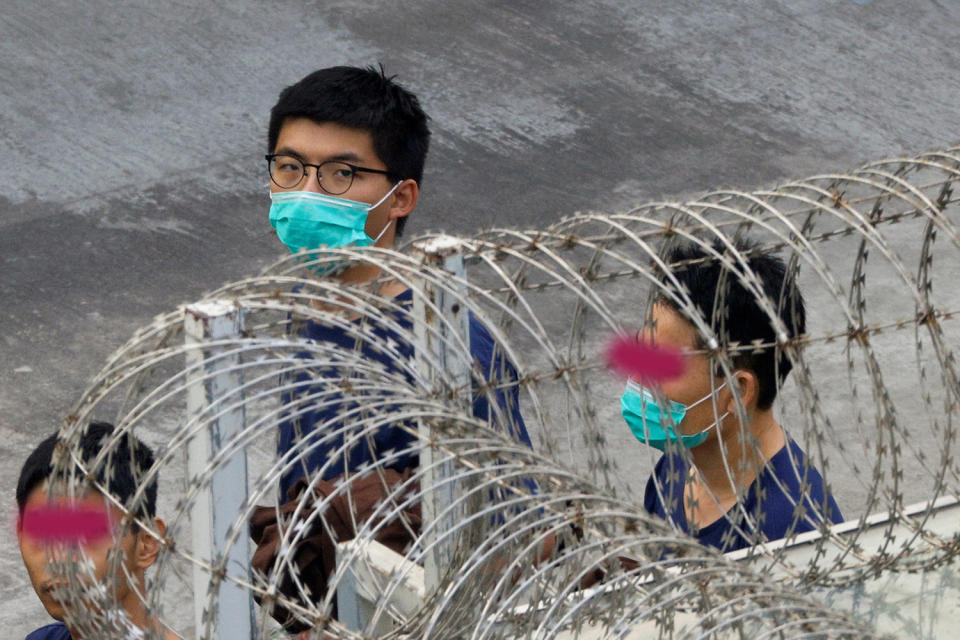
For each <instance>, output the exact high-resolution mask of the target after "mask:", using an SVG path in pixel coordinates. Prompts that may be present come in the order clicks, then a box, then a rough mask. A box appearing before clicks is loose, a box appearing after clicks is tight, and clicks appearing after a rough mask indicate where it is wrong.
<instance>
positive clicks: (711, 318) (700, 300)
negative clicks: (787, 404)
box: [658, 239, 806, 409]
mask: <svg viewBox="0 0 960 640" xmlns="http://www.w3.org/2000/svg"><path fill="white" fill-rule="evenodd" d="M734 247H735V248H736V250H737V252H738V253H740V254H742V255H743V257H744V260H745V261H746V263H747V266H748V268H749V270H750V271H752V272H753V274H754V275H755V276H756V277H757V278H758V279H759V281H760V284H761V286H762V288H763V294H764V296H766V298H767V300H768V301H769V303H770V306H772V307H773V308H774V309H775V310H776V312H777V315H779V316H780V319H781V320H782V321H783V325H784V326H785V327H786V329H787V338H788V339H793V338H797V337H799V336H801V335H802V334H803V333H804V332H805V331H806V311H805V308H804V301H803V294H801V293H800V289H799V288H798V287H797V285H796V282H795V280H794V277H793V274H787V267H786V264H784V262H783V260H781V259H780V258H779V257H777V256H776V255H774V254H773V253H771V252H769V251H765V250H762V249H760V248H759V247H758V245H757V244H756V243H755V242H752V241H750V240H747V239H740V240H737V241H736V242H734ZM712 249H713V251H714V252H716V254H719V255H724V253H727V254H728V256H729V252H728V251H727V248H726V246H725V245H724V244H722V243H721V242H720V241H716V242H714V243H713V245H712ZM716 254H714V253H712V252H710V251H709V250H707V249H706V248H704V247H702V246H701V245H698V244H695V243H692V242H690V243H680V244H675V245H673V246H672V247H670V248H668V251H667V255H666V256H665V258H664V259H665V261H666V263H667V264H668V265H669V266H670V272H671V273H672V274H673V276H674V277H675V278H676V279H677V281H678V282H679V283H680V285H681V287H682V288H683V289H685V290H686V291H687V293H688V295H689V296H690V300H691V302H693V304H694V305H695V306H696V308H697V310H698V311H699V313H700V314H701V316H702V317H703V319H704V320H705V322H706V324H707V325H709V326H710V328H711V329H712V330H713V331H714V333H715V334H716V335H717V338H718V339H719V341H720V346H721V347H725V346H729V345H731V344H733V343H737V344H739V345H741V346H746V345H749V344H751V343H755V342H757V341H761V342H763V343H765V344H767V345H770V343H774V342H776V340H777V335H776V332H775V330H774V327H773V324H772V323H771V319H770V317H769V316H768V315H767V313H766V312H765V311H763V309H762V308H761V307H760V305H759V304H758V303H757V300H756V298H755V297H754V294H753V293H752V292H751V291H750V290H749V289H748V288H747V287H746V286H745V285H744V284H743V282H742V281H741V280H740V277H739V276H738V275H737V273H735V272H733V271H731V270H730V269H728V268H727V267H726V266H724V264H723V263H721V262H720V260H719V258H717V257H716ZM729 260H730V261H731V262H732V263H733V264H734V265H735V268H736V270H737V272H740V271H741V269H742V268H741V267H740V265H739V264H738V263H737V261H736V260H735V259H734V257H733V256H730V257H729ZM721 277H722V278H723V281H721ZM664 283H665V285H666V286H668V287H669V286H671V285H669V284H666V283H667V281H666V280H664ZM718 296H719V299H718ZM658 302H661V303H664V304H666V305H667V306H669V307H671V308H673V309H675V310H676V309H677V304H676V302H675V301H674V300H671V299H669V298H668V297H666V296H665V295H663V294H661V296H660V297H659V298H658ZM696 346H697V348H701V349H703V348H706V347H707V344H706V341H705V339H704V337H703V336H701V335H699V333H698V336H697V345H696ZM731 360H732V363H733V365H734V367H735V368H738V369H748V370H750V371H752V372H753V373H754V374H756V376H757V379H758V381H759V387H760V388H759V393H758V395H757V408H759V409H769V408H770V407H771V406H772V405H773V401H774V399H776V397H777V389H778V387H779V385H780V384H782V383H783V381H784V380H785V379H786V377H787V375H788V374H789V373H790V371H791V369H792V368H793V363H792V362H791V361H790V357H789V356H788V355H787V353H786V352H785V351H784V350H782V349H778V348H777V347H774V346H767V347H766V348H759V349H749V350H745V351H735V352H732V353H731Z"/></svg>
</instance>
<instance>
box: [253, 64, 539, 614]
mask: <svg viewBox="0 0 960 640" xmlns="http://www.w3.org/2000/svg"><path fill="white" fill-rule="evenodd" d="M429 140H430V131H429V128H428V126H427V116H426V114H425V113H424V112H423V110H422V108H421V107H420V103H419V101H418V99H417V97H416V96H414V95H413V94H412V93H410V92H409V91H408V90H406V89H405V88H403V87H401V86H400V85H398V84H397V83H396V82H394V80H393V78H390V77H386V76H385V75H384V74H383V69H382V67H381V68H380V69H374V68H365V69H362V68H357V67H331V68H327V69H320V70H318V71H315V72H313V73H311V74H309V75H308V76H306V77H305V78H303V79H302V80H300V81H299V82H297V83H295V84H293V85H291V86H289V87H287V88H286V89H284V90H283V91H282V92H281V93H280V96H279V99H278V101H277V104H276V105H275V106H274V107H273V109H272V111H271V113H270V124H269V131H268V149H267V150H268V153H267V155H266V160H267V168H268V174H269V178H270V192H271V206H270V215H269V218H270V223H271V225H272V226H273V228H274V229H275V230H276V232H277V235H278V237H279V239H280V240H281V241H282V242H283V243H284V244H285V245H286V246H287V247H288V248H289V249H290V251H291V252H294V253H297V252H299V251H300V250H301V249H307V250H317V249H322V248H323V247H344V246H357V247H362V246H370V245H375V246H377V247H381V248H390V247H392V246H393V244H394V240H395V238H396V237H397V236H399V235H400V234H401V233H402V231H403V227H404V224H405V222H406V220H407V217H408V216H409V215H410V213H411V212H412V211H413V210H414V208H415V207H416V205H417V202H418V199H419V197H420V185H421V183H422V179H423V169H424V163H425V160H426V156H427V149H428V147H429ZM311 255H312V256H315V255H318V254H311ZM319 255H320V256H321V259H320V260H317V261H314V262H313V263H311V264H309V265H308V268H309V269H310V270H311V271H313V272H314V273H315V274H317V275H318V277H319V276H327V277H331V276H332V277H334V278H336V279H337V280H339V281H340V282H344V283H364V282H368V281H371V280H373V279H375V278H376V277H377V276H378V275H379V269H378V267H377V266H376V265H374V264H369V263H364V262H359V261H358V262H352V263H344V262H337V261H334V260H329V259H327V260H324V259H323V252H322V251H321V252H320V253H319ZM314 265H319V267H316V266H314ZM377 291H378V294H379V295H380V296H381V297H382V298H384V299H386V300H389V303H390V304H389V308H390V311H384V313H383V315H384V317H389V320H383V319H381V320H377V319H375V318H366V319H364V320H363V322H364V324H363V325H362V330H361V325H360V322H361V319H359V318H358V319H354V320H348V321H347V323H346V325H347V326H345V323H344V322H342V321H341V322H339V323H338V324H337V325H336V326H334V325H332V324H325V323H322V322H319V321H309V322H304V323H301V324H300V325H299V326H298V328H297V329H296V330H297V331H298V332H299V335H300V337H301V338H304V339H307V340H309V341H312V343H314V344H323V345H333V346H335V347H338V348H342V349H344V350H345V351H346V352H350V353H357V354H360V355H361V356H362V357H363V359H364V360H365V361H366V362H374V363H377V364H378V365H380V366H382V368H383V370H384V371H385V372H387V373H389V375H393V376H405V377H406V379H407V380H409V379H410V374H409V370H410V364H409V363H410V361H412V360H413V357H414V347H413V345H412V344H411V343H410V341H409V339H408V338H407V337H406V336H409V335H410V333H411V331H410V329H411V326H412V323H411V313H410V311H411V307H412V292H411V291H410V290H409V289H407V288H406V287H404V286H403V285H401V284H399V283H395V282H394V283H390V282H384V283H379V282H378V289H377ZM351 323H352V324H351ZM353 325H355V326H353ZM469 341H470V352H471V355H472V356H473V361H474V364H475V375H474V378H475V379H474V383H475V393H474V400H473V415H474V417H476V418H478V419H480V420H482V421H485V422H488V423H490V424H491V425H492V426H494V427H495V428H499V429H501V430H503V431H505V432H507V433H509V434H511V435H512V436H513V437H515V438H516V439H517V440H519V441H520V442H522V443H524V444H526V445H527V446H530V437H529V436H528V435H527V431H526V427H525V425H524V422H523V418H522V416H521V415H520V412H519V400H518V389H519V384H518V382H517V375H516V371H515V369H514V367H513V365H512V363H511V362H510V361H509V360H508V359H507V358H505V357H504V356H503V354H502V351H501V350H498V349H496V348H495V345H494V341H493V339H492V337H491V335H490V333H489V331H488V330H487V329H486V327H484V326H483V324H481V323H480V322H479V321H478V320H477V319H476V318H475V317H474V316H473V315H470V316H469ZM384 345H389V348H383V347H384ZM298 355H299V357H302V358H303V359H304V361H305V364H304V366H303V367H299V368H298V370H297V371H296V372H295V373H292V374H288V375H287V376H286V377H285V379H284V380H283V384H284V389H285V390H284V392H283V394H282V402H283V404H284V407H285V413H286V416H285V417H284V418H283V419H282V420H281V422H280V424H279V437H278V443H277V453H278V455H279V456H280V457H281V459H284V460H287V461H289V462H288V463H287V464H286V466H285V468H284V472H283V473H282V475H281V478H280V491H281V495H282V496H283V498H284V499H288V500H290V501H294V500H298V499H301V498H302V494H303V493H304V492H305V491H307V490H312V489H308V488H307V484H308V483H309V482H311V481H320V482H328V483H332V484H331V486H333V483H337V482H338V480H339V479H341V478H342V477H343V476H346V475H350V476H352V477H356V476H360V475H363V474H364V473H365V472H366V471H369V470H370V469H373V468H376V467H381V468H385V469H386V470H387V472H388V473H396V474H397V475H396V476H393V477H405V476H403V474H409V473H410V472H411V470H414V469H416V467H417V465H418V462H419V460H418V457H417V453H416V452H417V441H416V436H415V435H412V434H415V433H416V428H415V426H414V425H413V424H412V423H410V422H409V419H408V422H403V421H402V420H400V419H399V418H398V419H397V421H396V422H391V421H389V420H386V421H383V423H382V424H383V426H380V427H377V429H376V431H375V432H374V433H367V432H364V433H363V434H362V435H361V436H358V432H357V428H358V426H357V424H358V423H360V422H361V421H359V420H357V416H358V415H361V414H362V412H363V411H364V410H366V409H368V408H370V407H373V410H375V411H379V412H381V413H383V412H390V411H402V410H403V402H402V398H401V399H400V400H398V401H397V403H396V404H395V405H394V408H390V407H389V406H388V405H389V400H388V401H386V402H384V401H383V400H382V399H383V397H387V398H389V396H390V393H391V390H390V389H380V388H377V389H376V395H377V398H380V400H375V399H373V400H371V402H370V407H368V406H366V405H364V403H363V402H361V401H360V400H358V396H357V393H356V392H354V393H352V394H351V395H350V396H349V397H346V396H343V395H342V389H343V386H342V383H343V381H344V380H348V379H350V380H352V378H351V376H354V375H362V374H357V373H356V372H354V371H343V370H342V369H343V368H344V367H331V366H321V365H320V364H317V365H315V366H314V365H312V364H311V363H310V359H311V357H313V356H311V354H310V353H309V352H307V351H304V352H303V353H302V354H298ZM477 372H482V376H483V377H484V378H486V380H484V379H477V376H478V373H477ZM410 382H411V384H412V381H410ZM491 382H492V383H495V384H489V383H491ZM359 386H361V387H363V386H364V385H359ZM480 386H482V387H483V388H484V390H482V391H481V390H479V387H480ZM366 387H376V384H373V385H366ZM378 402H379V404H377V403H378ZM493 403H496V404H497V405H499V406H498V407H496V410H492V409H491V405H492V404H493ZM361 405H363V406H361ZM494 416H496V419H494ZM369 475H370V476H376V474H369ZM316 484H317V483H316V482H315V486H316ZM272 513H273V510H270V512H265V516H266V520H265V521H257V522H254V526H253V531H254V539H255V541H256V542H257V543H258V544H259V545H261V547H260V549H259V550H258V557H263V558H266V560H265V561H264V562H263V563H262V564H261V565H259V566H258V562H257V560H256V559H255V561H254V566H255V568H257V569H259V570H261V571H263V572H264V573H270V572H272V571H275V570H276V569H277V568H276V565H275V562H276V556H275V555H274V554H272V550H271V549H270V548H266V547H267V546H268V545H269V542H268V540H269V538H270V536H271V535H272V533H271V531H273V532H275V531H276V530H277V528H276V525H275V523H273V521H272V520H271V518H272V517H273V515H272ZM304 517H306V514H304ZM255 520H256V518H255ZM271 527H273V529H271ZM316 534H317V535H316V539H318V540H319V542H318V543H317V544H318V545H319V546H324V545H327V544H328V543H330V542H331V541H330V540H327V538H326V537H324V536H325V535H326V534H325V533H324V532H323V531H317V532H316ZM351 534H352V532H339V533H338V534H337V536H336V537H337V538H338V540H339V541H343V540H345V539H349V537H350V536H351ZM310 537H311V536H307V538H310ZM321 538H322V539H321ZM324 548H325V547H324ZM301 569H302V568H301ZM305 573H307V572H305V571H303V570H301V574H305ZM300 578H301V581H302V582H303V584H305V585H306V586H307V587H308V589H309V590H310V592H311V593H312V594H314V596H316V598H317V599H318V600H320V599H322V595H323V593H324V592H325V591H326V588H327V582H328V580H327V578H328V575H327V574H324V573H317V574H316V575H313V574H311V575H301V576H300ZM297 593H298V592H297V590H293V591H292V592H291V593H290V594H288V595H289V596H291V597H293V598H296V597H297ZM274 615H275V617H277V619H278V620H281V622H283V623H284V624H285V626H286V627H287V629H288V630H291V631H300V630H302V629H304V628H306V626H307V625H306V624H305V623H304V622H303V621H300V620H296V619H294V618H295V616H292V615H291V616H287V615H286V614H285V613H284V612H282V611H280V612H277V611H276V610H275V613H274Z"/></svg>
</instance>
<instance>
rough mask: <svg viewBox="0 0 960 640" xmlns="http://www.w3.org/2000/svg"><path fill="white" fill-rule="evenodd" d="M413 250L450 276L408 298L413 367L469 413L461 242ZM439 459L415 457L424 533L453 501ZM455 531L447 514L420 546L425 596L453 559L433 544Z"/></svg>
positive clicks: (431, 454) (428, 454) (424, 437)
mask: <svg viewBox="0 0 960 640" xmlns="http://www.w3.org/2000/svg"><path fill="white" fill-rule="evenodd" d="M414 250H415V251H417V252H419V253H420V254H421V255H422V257H423V263H424V265H425V266H434V267H440V268H441V269H442V270H443V271H445V272H446V273H447V274H449V275H450V276H451V277H450V278H446V279H445V280H444V285H443V286H438V285H437V284H436V283H435V282H432V281H431V280H430V279H429V278H422V279H420V282H419V283H418V288H419V289H420V290H421V291H422V292H423V295H422V296H421V295H419V294H415V295H414V296H413V312H414V326H415V335H416V340H417V343H416V345H415V353H416V354H417V367H418V368H419V369H420V370H421V371H423V372H424V373H426V374H427V376H428V377H429V379H431V380H433V381H435V382H436V383H438V384H439V381H440V379H441V378H442V377H444V376H445V377H446V378H447V379H448V380H449V381H450V383H451V384H452V385H453V386H454V388H455V389H459V390H460V396H459V397H460V401H461V402H463V403H464V405H465V406H466V407H469V404H470V397H471V392H470V366H471V361H472V359H471V356H470V353H469V352H467V353H464V352H463V349H456V348H454V346H453V345H455V344H458V343H461V342H462V344H465V345H469V344H470V333H469V331H470V324H469V312H468V310H467V309H465V308H464V307H463V305H462V304H461V299H459V298H462V296H463V295H464V294H465V293H466V284H465V283H466V271H465V269H464V264H463V251H462V245H461V241H460V240H459V239H457V238H453V237H450V236H438V237H433V238H429V239H427V240H424V241H422V242H418V243H416V244H415V245H414ZM458 296H459V298H458ZM428 303H432V305H433V306H434V307H435V308H437V309H439V311H440V314H439V315H437V314H436V313H435V312H434V311H433V310H432V309H430V308H429V305H428ZM434 363H437V364H436V365H435V364H434ZM420 441H421V442H423V443H429V442H433V441H434V439H433V437H432V434H431V428H430V425H429V424H428V423H425V422H421V423H420ZM441 456H442V454H440V453H439V452H438V451H436V450H435V449H434V448H432V447H429V446H425V447H423V449H422V450H421V451H420V468H421V470H422V471H423V475H422V476H421V481H420V482H421V495H422V496H423V498H422V503H421V515H422V518H423V528H424V530H425V531H426V530H427V529H428V527H430V525H431V524H432V523H435V522H436V521H437V519H438V517H439V514H441V513H443V511H444V510H445V509H446V508H447V507H449V506H450V505H451V504H453V503H454V501H455V500H456V486H455V485H454V483H453V482H450V481H449V478H451V477H452V476H453V465H452V463H451V462H449V461H447V462H443V463H441V464H439V465H435V464H434V463H435V462H436V461H437V460H438V459H439V458H440V457H441ZM454 525H455V522H454V515H453V514H448V515H447V516H446V517H445V518H443V520H442V521H440V522H439V523H438V524H437V526H435V527H434V528H433V529H432V533H431V534H429V535H427V536H426V540H425V541H424V542H425V543H426V544H427V545H429V546H430V547H431V548H432V552H431V553H429V554H428V555H427V558H426V562H425V566H424V569H425V574H424V579H425V587H426V591H427V593H430V592H431V591H432V590H433V589H435V588H436V587H437V585H439V583H440V576H441V573H442V570H443V567H444V566H445V565H446V564H448V562H449V560H450V558H451V555H452V550H451V544H452V543H451V542H450V541H447V542H444V543H441V544H436V543H435V540H437V539H438V538H439V537H440V536H441V535H443V533H444V532H446V531H450V530H452V529H453V527H454Z"/></svg>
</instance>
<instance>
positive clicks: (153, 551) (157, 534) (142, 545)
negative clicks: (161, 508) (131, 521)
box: [134, 518, 167, 569]
mask: <svg viewBox="0 0 960 640" xmlns="http://www.w3.org/2000/svg"><path fill="white" fill-rule="evenodd" d="M166 533H167V523H165V522H164V521H163V520H161V519H160V518H154V519H153V533H152V534H151V533H148V532H147V531H146V530H144V529H143V528H141V529H140V530H139V531H137V546H136V549H135V551H134V554H135V556H136V563H137V568H138V569H147V568H149V567H150V566H152V565H153V563H154V562H156V560H157V556H158V555H159V554H160V547H161V546H162V545H161V544H160V540H159V539H162V538H163V536H164V535H166ZM158 538H159V539H158Z"/></svg>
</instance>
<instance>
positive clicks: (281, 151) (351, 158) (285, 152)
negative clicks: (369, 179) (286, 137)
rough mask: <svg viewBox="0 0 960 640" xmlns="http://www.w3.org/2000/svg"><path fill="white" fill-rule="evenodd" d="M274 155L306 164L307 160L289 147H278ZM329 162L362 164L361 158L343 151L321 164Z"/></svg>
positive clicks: (350, 152)
mask: <svg viewBox="0 0 960 640" xmlns="http://www.w3.org/2000/svg"><path fill="white" fill-rule="evenodd" d="M274 154H276V155H280V156H293V157H294V158H297V159H298V160H300V161H301V162H306V160H307V159H306V157H305V156H304V155H303V154H302V153H300V152H299V151H297V150H296V149H291V148H290V147H280V148H278V149H277V150H276V151H274ZM330 160H340V161H341V162H351V163H361V162H363V158H361V157H360V156H358V155H357V154H355V153H353V152H352V151H345V152H343V153H338V154H335V155H332V156H330V157H329V158H325V159H324V160H323V162H329V161H330Z"/></svg>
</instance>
